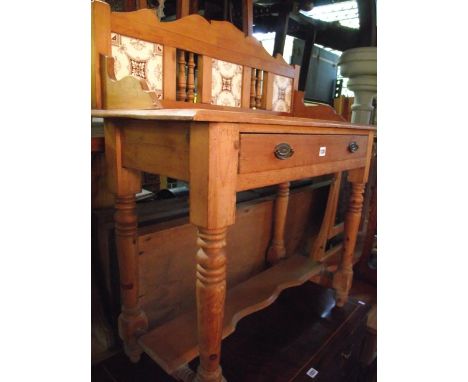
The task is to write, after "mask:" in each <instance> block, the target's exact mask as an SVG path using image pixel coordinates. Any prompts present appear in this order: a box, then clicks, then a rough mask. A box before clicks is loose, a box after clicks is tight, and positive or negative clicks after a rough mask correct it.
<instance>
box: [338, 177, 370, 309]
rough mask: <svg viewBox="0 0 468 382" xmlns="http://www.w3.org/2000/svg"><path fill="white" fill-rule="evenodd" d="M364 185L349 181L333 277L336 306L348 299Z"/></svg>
mask: <svg viewBox="0 0 468 382" xmlns="http://www.w3.org/2000/svg"><path fill="white" fill-rule="evenodd" d="M364 187H365V183H357V182H352V183H351V196H350V200H349V206H348V211H347V212H346V217H345V221H344V243H343V254H342V256H341V262H340V265H339V267H338V270H337V271H336V273H335V275H334V277H333V288H335V290H336V305H337V306H343V305H344V304H345V303H346V301H347V300H348V293H349V290H350V288H351V283H352V281H353V256H354V248H355V246H356V238H357V233H358V230H359V223H360V221H361V212H362V204H363V201H364V195H363V193H364Z"/></svg>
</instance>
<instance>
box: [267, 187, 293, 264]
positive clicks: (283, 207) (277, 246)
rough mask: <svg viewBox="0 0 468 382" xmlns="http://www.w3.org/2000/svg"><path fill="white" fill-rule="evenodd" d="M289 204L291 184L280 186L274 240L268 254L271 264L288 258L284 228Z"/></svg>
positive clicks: (275, 215)
mask: <svg viewBox="0 0 468 382" xmlns="http://www.w3.org/2000/svg"><path fill="white" fill-rule="evenodd" d="M288 202H289V182H285V183H281V184H279V185H278V194H277V196H276V201H275V211H274V219H273V220H274V226H273V239H272V241H271V244H270V247H269V249H268V253H267V261H268V263H269V264H275V263H277V262H278V261H280V260H281V259H282V258H284V257H286V248H285V247H284V228H285V225H286V215H287V212H288Z"/></svg>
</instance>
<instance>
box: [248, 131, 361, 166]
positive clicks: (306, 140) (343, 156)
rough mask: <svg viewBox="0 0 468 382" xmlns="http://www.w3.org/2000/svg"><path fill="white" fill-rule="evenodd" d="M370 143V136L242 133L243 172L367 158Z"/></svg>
mask: <svg viewBox="0 0 468 382" xmlns="http://www.w3.org/2000/svg"><path fill="white" fill-rule="evenodd" d="M367 142H368V138H367V135H325V134H324V135H301V134H247V133H246V134H241V138H240V154H239V174H248V173H253V172H261V171H270V170H277V169H283V168H290V167H299V166H310V165H314V164H321V163H326V162H338V161H343V160H347V159H358V158H364V157H365V156H366V153H367ZM352 143H355V144H357V149H356V151H354V152H351V150H350V144H352ZM280 145H283V146H282V147H281V146H280ZM281 148H283V152H282V153H281V152H280V151H281ZM289 148H291V149H292V152H291V154H292V155H290V156H289V157H287V156H288V152H287V151H288V149H289ZM277 150H279V151H277ZM275 151H277V153H276V154H275ZM281 154H283V155H284V157H281Z"/></svg>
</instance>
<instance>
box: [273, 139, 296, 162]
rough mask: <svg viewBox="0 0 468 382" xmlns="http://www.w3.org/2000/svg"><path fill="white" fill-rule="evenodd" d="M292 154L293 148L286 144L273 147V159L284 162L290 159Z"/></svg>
mask: <svg viewBox="0 0 468 382" xmlns="http://www.w3.org/2000/svg"><path fill="white" fill-rule="evenodd" d="M293 154H294V150H293V148H292V147H291V146H290V145H289V144H288V143H280V144H279V145H276V147H275V157H277V158H278V159H281V160H284V159H288V158H291V157H292V155H293Z"/></svg>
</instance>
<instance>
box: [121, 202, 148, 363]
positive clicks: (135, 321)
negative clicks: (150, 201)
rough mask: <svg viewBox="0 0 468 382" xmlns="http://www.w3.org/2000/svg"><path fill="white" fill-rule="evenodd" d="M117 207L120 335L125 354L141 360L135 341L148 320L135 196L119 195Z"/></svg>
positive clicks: (143, 330) (135, 359) (131, 358)
mask: <svg viewBox="0 0 468 382" xmlns="http://www.w3.org/2000/svg"><path fill="white" fill-rule="evenodd" d="M115 208H116V212H115V215H114V220H115V232H116V241H117V255H118V259H119V270H120V293H121V302H122V312H121V314H120V316H119V334H120V337H121V338H122V340H123V341H124V350H125V353H126V354H127V355H128V357H129V358H130V360H131V361H132V362H138V361H139V359H140V355H141V349H140V347H139V345H138V344H137V342H136V340H137V338H138V337H139V336H140V335H141V334H143V333H144V332H145V331H146V329H147V327H148V320H147V318H146V315H145V314H144V312H143V311H142V310H141V308H140V305H139V301H138V248H137V216H136V213H135V195H134V194H129V195H120V196H117V198H116V203H115Z"/></svg>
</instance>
